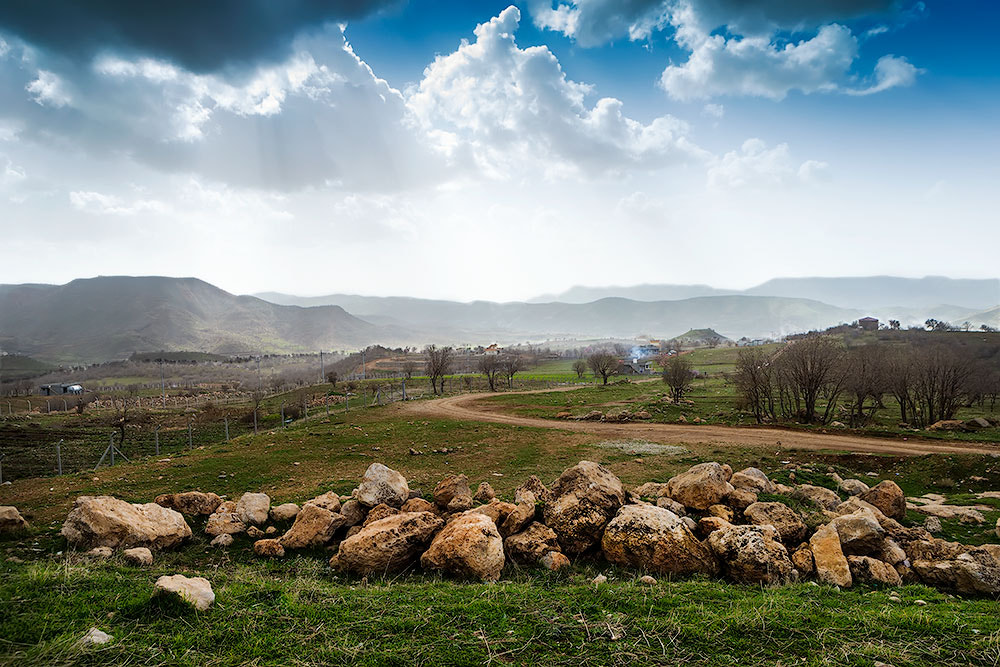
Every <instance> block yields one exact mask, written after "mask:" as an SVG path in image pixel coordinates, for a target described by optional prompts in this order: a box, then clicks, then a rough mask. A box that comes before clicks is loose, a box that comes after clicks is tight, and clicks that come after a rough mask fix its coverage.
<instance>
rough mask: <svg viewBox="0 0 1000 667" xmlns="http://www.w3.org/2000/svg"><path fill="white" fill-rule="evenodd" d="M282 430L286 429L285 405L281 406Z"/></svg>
mask: <svg viewBox="0 0 1000 667" xmlns="http://www.w3.org/2000/svg"><path fill="white" fill-rule="evenodd" d="M281 428H285V404H284V403H282V404H281Z"/></svg>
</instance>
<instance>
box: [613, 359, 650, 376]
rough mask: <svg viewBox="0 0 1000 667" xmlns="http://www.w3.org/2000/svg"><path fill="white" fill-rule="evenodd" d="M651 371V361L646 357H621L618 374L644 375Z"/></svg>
mask: <svg viewBox="0 0 1000 667" xmlns="http://www.w3.org/2000/svg"><path fill="white" fill-rule="evenodd" d="M651 372H653V362H652V361H650V360H648V359H622V362H621V364H620V365H619V366H618V374H619V375H644V374H646V373H651Z"/></svg>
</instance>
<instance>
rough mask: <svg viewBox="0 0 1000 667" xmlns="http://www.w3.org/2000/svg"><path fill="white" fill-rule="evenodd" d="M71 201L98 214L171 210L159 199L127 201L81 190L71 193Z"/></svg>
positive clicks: (77, 206) (122, 214)
mask: <svg viewBox="0 0 1000 667" xmlns="http://www.w3.org/2000/svg"><path fill="white" fill-rule="evenodd" d="M69 201H70V204H72V206H73V208H75V209H76V210H78V211H83V212H85V213H94V214H98V215H121V216H131V215H136V214H139V213H147V212H148V213H167V212H169V210H170V208H169V207H168V206H167V205H166V204H164V203H163V202H161V201H157V200H150V199H136V200H133V201H130V202H126V201H123V200H122V199H121V198H120V197H117V196H115V195H107V194H102V193H100V192H88V191H79V190H77V191H73V192H70V193H69Z"/></svg>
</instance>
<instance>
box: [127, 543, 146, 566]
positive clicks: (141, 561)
mask: <svg viewBox="0 0 1000 667" xmlns="http://www.w3.org/2000/svg"><path fill="white" fill-rule="evenodd" d="M122 558H124V559H125V560H126V561H128V562H130V563H131V564H132V565H138V566H140V567H147V566H149V565H152V564H153V552H152V551H150V550H149V549H147V548H146V547H133V548H131V549H125V550H124V551H122Z"/></svg>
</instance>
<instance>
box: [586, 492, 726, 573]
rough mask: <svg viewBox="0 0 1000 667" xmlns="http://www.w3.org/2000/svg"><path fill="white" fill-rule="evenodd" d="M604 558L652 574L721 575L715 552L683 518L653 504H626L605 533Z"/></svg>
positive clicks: (602, 540) (602, 543) (602, 545)
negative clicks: (691, 529)
mask: <svg viewBox="0 0 1000 667" xmlns="http://www.w3.org/2000/svg"><path fill="white" fill-rule="evenodd" d="M601 547H602V549H603V550H604V557H605V558H606V559H607V560H608V561H609V562H611V563H614V564H616V565H622V566H626V567H634V568H638V569H641V570H646V571H649V572H657V573H660V574H670V575H678V576H686V575H691V574H698V573H704V574H709V575H713V574H715V573H716V572H718V564H717V563H716V562H715V557H714V556H713V555H712V552H711V550H710V549H709V548H708V547H707V546H705V545H704V544H702V543H701V542H699V541H698V538H696V537H695V536H694V534H693V533H692V532H691V531H690V530H689V529H688V527H687V526H686V525H685V524H684V523H683V522H682V521H681V519H680V518H679V517H678V516H677V515H676V514H674V513H673V512H671V511H669V510H665V509H662V508H659V507H654V506H652V505H625V506H624V507H622V508H621V509H620V510H619V511H618V514H617V515H616V516H615V517H614V519H612V520H611V521H610V522H609V523H608V525H607V528H605V530H604V537H603V538H602V539H601Z"/></svg>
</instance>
